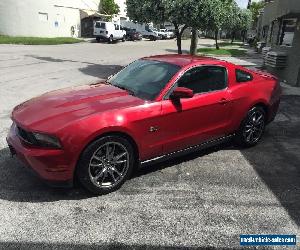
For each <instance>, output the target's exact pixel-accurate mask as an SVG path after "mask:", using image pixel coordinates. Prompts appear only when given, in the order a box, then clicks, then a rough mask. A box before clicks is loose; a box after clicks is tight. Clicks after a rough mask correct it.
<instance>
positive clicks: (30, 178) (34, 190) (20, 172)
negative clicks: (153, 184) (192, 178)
mask: <svg viewBox="0 0 300 250" xmlns="http://www.w3.org/2000/svg"><path fill="white" fill-rule="evenodd" d="M232 147H233V146H232V144H230V142H229V143H226V144H223V145H218V146H216V147H212V148H209V149H206V150H202V151H197V152H194V153H191V154H188V155H185V156H183V157H178V158H174V159H170V160H169V161H164V162H161V163H157V164H153V165H152V166H148V167H144V168H139V169H136V170H135V172H134V174H133V175H132V176H131V178H130V179H134V178H138V177H141V176H143V175H146V174H151V173H153V172H156V171H160V170H162V169H165V168H169V167H173V166H174V165H177V164H180V163H182V162H186V161H191V160H193V159H196V158H198V157H201V156H204V155H207V154H210V153H213V152H216V151H218V150H220V149H223V150H224V149H226V148H232ZM0 173H1V174H0V199H3V200H8V201H14V202H53V201H59V200H82V199H88V198H92V197H94V196H95V195H92V194H90V193H88V191H86V190H84V189H83V188H82V187H81V185H80V184H79V183H75V184H74V187H73V188H54V187H50V186H48V185H47V184H46V183H44V182H43V181H42V180H41V179H40V178H39V177H38V176H37V175H36V174H34V173H33V171H32V170H31V169H30V168H29V167H28V166H25V165H24V164H23V163H22V162H21V161H20V160H19V159H18V158H17V157H16V156H14V157H11V156H10V152H9V149H8V148H4V149H1V150H0ZM128 191H129V192H131V191H130V190H128ZM128 191H126V190H123V191H121V192H124V193H126V192H128Z"/></svg>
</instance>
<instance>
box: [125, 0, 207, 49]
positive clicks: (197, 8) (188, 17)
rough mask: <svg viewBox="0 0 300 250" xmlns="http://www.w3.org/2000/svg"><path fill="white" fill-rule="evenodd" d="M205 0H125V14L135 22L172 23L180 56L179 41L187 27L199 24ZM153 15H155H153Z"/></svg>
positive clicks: (194, 26) (195, 26)
mask: <svg viewBox="0 0 300 250" xmlns="http://www.w3.org/2000/svg"><path fill="white" fill-rule="evenodd" d="M205 2H206V0H161V1H157V0H127V13H128V16H129V18H130V19H132V20H134V21H137V22H141V23H143V22H145V23H149V22H154V23H163V22H166V21H169V22H171V23H173V25H174V28H175V35H176V39H177V48H178V53H179V54H182V49H181V39H182V35H183V32H184V31H185V30H186V28H188V27H192V28H194V29H196V28H197V27H198V26H200V25H199V24H201V17H202V14H201V13H202V12H203V10H202V8H201V6H202V5H203V3H205ZM154 13H155V14H154Z"/></svg>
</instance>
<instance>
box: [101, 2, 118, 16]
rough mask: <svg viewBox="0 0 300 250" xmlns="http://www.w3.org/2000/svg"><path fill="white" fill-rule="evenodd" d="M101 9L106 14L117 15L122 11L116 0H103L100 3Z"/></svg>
mask: <svg viewBox="0 0 300 250" xmlns="http://www.w3.org/2000/svg"><path fill="white" fill-rule="evenodd" d="M99 11H100V12H102V13H104V14H106V15H116V14H119V12H120V7H119V5H117V4H116V3H115V1H114V0H101V1H100V3H99Z"/></svg>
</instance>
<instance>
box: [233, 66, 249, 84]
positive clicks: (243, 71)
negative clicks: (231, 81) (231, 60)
mask: <svg viewBox="0 0 300 250" xmlns="http://www.w3.org/2000/svg"><path fill="white" fill-rule="evenodd" d="M237 71H240V72H242V73H246V74H249V75H250V76H251V79H250V80H248V81H242V82H240V81H238V80H237ZM234 73H235V81H236V82H237V83H247V82H252V81H253V79H254V77H253V75H252V74H251V73H250V72H247V71H245V70H242V69H237V68H236V69H235V71H234Z"/></svg>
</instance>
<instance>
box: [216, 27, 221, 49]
mask: <svg viewBox="0 0 300 250" xmlns="http://www.w3.org/2000/svg"><path fill="white" fill-rule="evenodd" d="M218 33H219V32H218V31H217V30H216V31H215V41H216V49H220V47H219V44H218Z"/></svg>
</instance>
